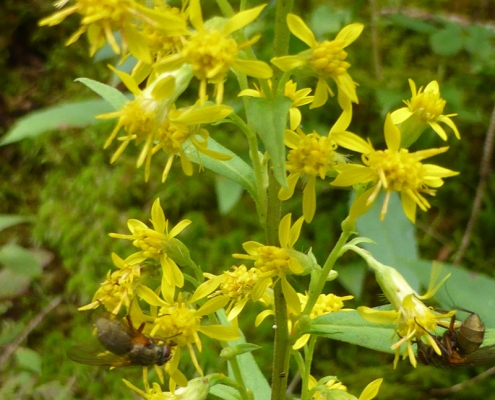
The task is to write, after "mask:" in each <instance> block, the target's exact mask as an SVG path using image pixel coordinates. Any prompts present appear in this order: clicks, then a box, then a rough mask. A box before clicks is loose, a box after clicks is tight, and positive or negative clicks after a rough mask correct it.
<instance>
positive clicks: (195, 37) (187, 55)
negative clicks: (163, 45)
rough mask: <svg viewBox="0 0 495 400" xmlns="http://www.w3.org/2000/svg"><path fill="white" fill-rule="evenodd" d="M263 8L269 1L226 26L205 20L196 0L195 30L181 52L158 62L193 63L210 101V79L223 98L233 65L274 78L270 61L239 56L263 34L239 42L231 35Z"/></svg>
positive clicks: (192, 9)
mask: <svg viewBox="0 0 495 400" xmlns="http://www.w3.org/2000/svg"><path fill="white" fill-rule="evenodd" d="M263 8H265V5H261V6H258V7H255V8H251V9H249V10H245V11H242V12H240V13H238V14H236V15H234V16H233V17H231V18H230V19H228V20H227V21H225V22H224V23H223V24H221V25H222V26H218V25H217V26H214V25H215V24H218V20H216V21H209V23H204V21H203V16H202V13H201V7H200V3H199V0H192V1H191V3H190V6H189V13H190V14H189V15H190V21H191V24H192V25H193V27H194V29H195V31H194V32H190V34H189V36H188V38H187V39H185V42H184V44H183V47H182V49H181V51H180V52H179V53H178V54H173V55H170V56H166V57H163V58H162V59H161V60H160V61H159V62H158V63H157V64H156V68H157V70H158V71H161V70H168V69H175V68H176V67H177V66H179V65H182V64H184V63H186V64H189V65H191V66H192V68H193V71H194V76H195V77H196V78H197V79H199V80H200V82H201V84H200V89H199V99H200V101H201V102H202V103H203V102H204V101H206V98H207V95H206V85H207V83H209V82H211V83H213V84H214V85H215V97H216V102H217V103H221V102H222V99H223V84H224V81H225V79H226V76H227V73H228V72H229V70H230V69H231V68H232V69H234V70H236V71H238V72H241V73H244V74H246V75H249V76H252V77H255V78H261V79H268V78H270V77H271V76H272V70H271V68H270V67H269V66H268V65H267V64H265V63H264V62H262V61H257V60H245V59H242V57H239V55H240V54H239V53H240V51H241V50H242V49H243V48H245V47H249V46H251V45H252V44H254V43H255V42H256V41H257V40H258V38H259V37H257V38H255V39H253V40H250V41H247V42H245V43H243V44H238V43H237V42H236V41H235V39H234V38H232V37H231V36H230V35H231V34H232V33H233V32H235V31H237V30H239V29H241V28H244V27H245V26H246V25H248V24H249V23H251V22H252V21H254V20H255V19H256V18H257V17H258V16H259V15H260V13H261V11H263Z"/></svg>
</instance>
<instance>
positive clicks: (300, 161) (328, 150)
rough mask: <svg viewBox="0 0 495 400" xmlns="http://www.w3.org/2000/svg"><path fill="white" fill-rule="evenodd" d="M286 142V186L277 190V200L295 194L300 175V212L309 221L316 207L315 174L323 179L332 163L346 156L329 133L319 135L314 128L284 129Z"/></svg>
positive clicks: (342, 160) (286, 198)
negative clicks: (301, 197)
mask: <svg viewBox="0 0 495 400" xmlns="http://www.w3.org/2000/svg"><path fill="white" fill-rule="evenodd" d="M285 145H286V146H287V147H289V148H290V149H291V150H289V153H288V154H287V161H286V168H287V172H288V173H289V176H288V177H287V184H288V187H287V188H284V187H281V188H280V190H279V192H278V198H279V199H280V200H288V199H290V198H291V197H292V195H293V194H294V189H295V188H296V184H297V182H298V181H299V179H302V180H303V181H304V190H303V215H304V220H305V221H306V222H307V223H310V222H311V221H312V220H313V217H314V215H315V211H316V178H317V177H319V178H320V179H325V178H326V177H327V174H328V173H329V172H330V171H332V169H333V168H334V166H335V165H337V164H338V163H341V162H345V158H344V157H343V156H342V155H340V154H338V153H337V152H336V151H335V150H336V149H337V144H336V143H335V142H334V141H333V140H332V136H331V134H329V136H320V135H319V134H318V133H317V132H315V131H313V132H312V133H309V134H307V135H306V134H304V132H303V131H302V130H301V129H299V128H297V129H296V131H295V132H294V131H289V130H286V131H285Z"/></svg>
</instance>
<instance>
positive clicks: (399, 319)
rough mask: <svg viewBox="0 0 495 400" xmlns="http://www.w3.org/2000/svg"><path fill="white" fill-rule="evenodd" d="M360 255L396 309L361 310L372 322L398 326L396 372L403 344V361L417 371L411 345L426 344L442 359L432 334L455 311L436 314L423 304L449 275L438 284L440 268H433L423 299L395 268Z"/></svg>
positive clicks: (365, 255) (365, 317)
mask: <svg viewBox="0 0 495 400" xmlns="http://www.w3.org/2000/svg"><path fill="white" fill-rule="evenodd" d="M358 251H359V254H361V255H362V256H363V257H364V258H365V260H366V261H367V263H368V265H369V266H370V267H371V268H373V269H374V270H375V275H376V278H377V282H378V284H379V285H380V287H381V288H382V290H383V294H384V295H385V297H386V298H387V299H388V301H390V304H391V305H392V307H393V310H389V311H384V310H376V309H372V308H368V307H359V308H358V312H359V314H360V315H361V316H362V317H363V318H364V319H366V320H367V321H370V322H376V323H388V324H396V328H395V332H396V334H397V335H398V337H399V340H398V341H397V342H395V343H394V344H393V345H392V347H391V348H392V350H395V359H394V368H395V367H396V365H397V362H398V360H399V356H400V352H401V346H402V345H403V344H404V345H405V349H404V352H403V358H404V359H405V358H409V361H410V362H411V365H413V366H414V367H416V365H417V361H416V355H415V354H414V349H413V347H412V345H413V343H415V342H416V341H424V342H426V343H427V344H428V345H430V346H432V347H433V349H434V350H435V352H436V353H437V354H439V355H440V354H441V350H440V348H439V346H438V344H437V342H436V340H435V339H434V337H433V336H432V335H431V333H430V332H433V331H434V330H435V328H436V327H437V324H438V322H439V321H441V322H442V323H444V324H445V323H446V321H447V320H448V319H449V318H450V317H451V316H452V315H453V313H455V311H453V312H448V313H445V314H441V313H436V312H435V310H434V309H433V308H432V307H427V306H426V305H425V304H424V303H423V302H422V301H421V300H423V299H428V298H431V297H432V296H433V295H434V294H435V293H436V292H437V291H438V289H439V288H440V286H441V285H442V284H443V283H444V282H445V280H447V279H448V277H449V276H450V274H449V275H447V276H445V277H444V278H443V279H442V280H441V281H440V282H439V283H437V278H438V277H439V275H440V270H441V268H440V266H439V265H437V264H434V265H433V268H432V272H431V278H430V285H429V288H428V291H427V292H426V293H425V294H424V295H423V296H420V295H418V294H417V293H416V292H415V291H414V290H413V289H412V288H411V286H409V284H408V283H407V281H406V280H405V279H404V277H403V276H402V275H401V274H400V273H399V272H398V271H397V270H396V269H395V268H392V267H389V266H386V265H383V264H381V263H379V262H378V261H376V260H375V259H374V258H373V257H372V256H371V255H370V254H369V253H368V252H366V251H363V250H362V249H361V250H358Z"/></svg>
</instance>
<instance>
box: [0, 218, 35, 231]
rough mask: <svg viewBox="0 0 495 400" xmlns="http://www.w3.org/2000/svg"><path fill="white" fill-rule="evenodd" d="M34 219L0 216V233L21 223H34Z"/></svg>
mask: <svg viewBox="0 0 495 400" xmlns="http://www.w3.org/2000/svg"><path fill="white" fill-rule="evenodd" d="M34 221H35V218H34V217H32V216H31V217H30V216H25V215H14V214H0V231H3V230H4V229H7V228H10V227H11V226H14V225H17V224H21V223H23V222H34Z"/></svg>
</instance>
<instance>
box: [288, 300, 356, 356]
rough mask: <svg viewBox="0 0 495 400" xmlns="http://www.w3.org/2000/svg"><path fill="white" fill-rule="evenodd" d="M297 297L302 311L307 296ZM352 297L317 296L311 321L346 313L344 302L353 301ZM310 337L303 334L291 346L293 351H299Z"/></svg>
mask: <svg viewBox="0 0 495 400" xmlns="http://www.w3.org/2000/svg"><path fill="white" fill-rule="evenodd" d="M297 295H298V296H299V300H300V301H301V308H303V309H304V307H306V303H307V302H308V298H309V296H308V295H307V294H306V295H304V294H301V293H298V294H297ZM353 298H354V296H336V295H335V294H333V293H329V294H320V295H319V296H318V300H316V304H315V306H314V307H313V309H312V310H311V313H310V314H309V317H310V318H311V319H313V318H316V317H319V316H320V315H324V314H330V313H333V312H336V311H348V310H349V309H344V308H343V307H344V301H346V300H351V299H353ZM309 337H310V335H309V334H304V335H302V336H301V337H300V338H299V339H298V340H297V341H296V343H294V345H293V346H292V348H293V349H296V350H297V349H300V348H301V347H303V346H304V345H305V344H306V342H307V341H308V339H309Z"/></svg>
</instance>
